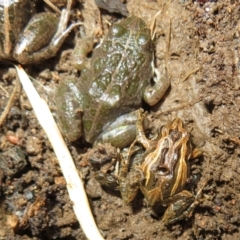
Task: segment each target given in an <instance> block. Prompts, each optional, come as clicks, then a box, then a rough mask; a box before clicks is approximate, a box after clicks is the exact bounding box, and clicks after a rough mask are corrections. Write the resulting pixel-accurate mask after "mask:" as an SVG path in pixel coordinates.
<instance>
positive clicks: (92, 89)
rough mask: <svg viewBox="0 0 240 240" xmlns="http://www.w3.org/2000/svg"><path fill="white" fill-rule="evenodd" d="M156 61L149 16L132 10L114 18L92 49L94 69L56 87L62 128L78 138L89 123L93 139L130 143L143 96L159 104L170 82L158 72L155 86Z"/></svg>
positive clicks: (87, 134)
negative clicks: (131, 13) (133, 13)
mask: <svg viewBox="0 0 240 240" xmlns="http://www.w3.org/2000/svg"><path fill="white" fill-rule="evenodd" d="M153 62H154V48H153V42H152V39H151V34H150V30H149V29H148V27H147V26H146V24H145V22H144V21H143V20H142V19H140V18H138V17H135V16H133V17H129V18H127V19H125V20H123V21H121V22H119V23H115V24H114V25H113V26H112V27H111V29H110V30H109V33H108V35H107V36H106V38H105V39H104V40H103V42H102V44H101V45H100V46H98V47H97V48H95V50H94V51H93V54H92V59H91V67H90V69H87V68H85V69H84V70H83V71H82V72H81V78H80V79H68V80H64V81H61V83H60V86H59V87H58V89H57V91H56V97H55V100H56V104H57V114H58V122H59V125H60V128H61V130H62V132H63V134H64V135H65V136H66V137H67V138H68V139H69V140H71V141H75V140H77V139H78V138H79V137H80V135H83V133H82V129H84V137H85V139H86V141H87V142H89V143H93V142H95V141H97V142H111V143H112V145H114V146H117V147H123V146H126V145H128V144H130V143H131V142H132V141H133V140H134V139H135V136H136V127H135V121H136V119H137V117H136V113H134V111H135V110H137V109H138V108H140V107H141V105H142V99H144V100H145V101H146V102H147V103H148V104H149V105H154V104H155V103H156V102H158V101H159V99H160V98H161V97H162V96H163V94H164V92H165V91H166V89H167V88H168V87H169V80H168V78H167V77H166V75H162V76H159V75H158V74H156V75H157V76H158V78H155V79H154V81H155V84H154V85H153V86H151V84H150V80H151V79H152V78H153V75H154V72H155V70H154V67H153V65H154V64H153ZM156 73H157V71H156ZM132 112H133V113H132ZM82 125H83V128H82Z"/></svg>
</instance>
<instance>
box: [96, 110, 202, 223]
mask: <svg viewBox="0 0 240 240" xmlns="http://www.w3.org/2000/svg"><path fill="white" fill-rule="evenodd" d="M138 115H139V116H138V120H137V122H136V127H137V138H136V141H134V142H133V143H132V145H131V146H130V148H129V150H128V154H127V155H126V156H125V157H123V156H121V165H120V169H119V171H118V174H116V173H115V174H114V173H104V172H102V171H98V172H96V173H95V175H94V177H95V179H96V180H97V181H99V182H100V183H101V184H102V185H105V186H106V187H109V188H112V189H114V190H119V191H120V192H121V195H122V198H123V200H124V202H125V203H130V202H132V201H133V199H134V198H135V196H136V194H137V192H138V190H139V189H140V190H141V191H142V193H143V195H144V197H145V199H146V201H147V204H148V205H150V206H154V205H156V204H157V205H159V204H160V205H165V206H168V208H167V209H166V211H165V213H164V216H163V219H162V220H163V222H164V223H165V224H172V223H175V222H177V221H179V220H181V219H184V218H187V217H189V216H190V215H191V213H192V211H193V210H194V208H195V206H196V205H197V204H198V198H199V197H198V196H199V195H200V193H201V190H202V189H201V190H200V191H199V192H198V193H197V195H196V196H194V195H193V194H192V193H190V192H189V191H187V190H184V188H185V186H186V183H187V182H188V181H189V177H190V175H189V159H190V158H192V157H196V156H198V155H199V154H200V152H199V150H197V149H195V150H192V146H191V143H190V139H189V138H190V135H189V133H188V132H187V131H186V130H185V129H184V127H183V122H182V120H181V119H180V118H176V119H175V120H174V121H173V122H172V123H171V124H169V125H167V126H165V127H163V128H162V131H161V134H160V135H159V136H158V137H157V138H154V139H153V140H148V139H147V138H146V136H145V133H144V129H143V124H142V120H143V116H142V114H141V110H139V111H138ZM136 142H139V143H141V144H142V145H143V146H144V148H145V149H146V151H145V152H144V154H142V157H141V161H140V163H139V162H137V163H132V155H133V153H134V152H135V151H133V150H132V149H133V147H134V146H135V144H136Z"/></svg>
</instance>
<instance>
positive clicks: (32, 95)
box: [16, 66, 103, 240]
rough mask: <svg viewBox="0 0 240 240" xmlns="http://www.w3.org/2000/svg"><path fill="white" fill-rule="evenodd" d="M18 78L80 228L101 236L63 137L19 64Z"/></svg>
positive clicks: (89, 234) (98, 239)
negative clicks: (55, 164)
mask: <svg viewBox="0 0 240 240" xmlns="http://www.w3.org/2000/svg"><path fill="white" fill-rule="evenodd" d="M16 68H17V72H18V76H19V79H20V82H21V83H22V86H23V89H24V90H25V92H26V94H27V96H28V99H29V101H30V103H31V105H32V107H33V110H34V112H35V114H36V117H37V119H38V121H39V123H40V124H41V126H42V128H43V129H44V131H45V132H46V134H47V136H48V139H49V141H50V142H51V144H52V146H53V149H54V152H55V154H56V156H57V158H58V161H59V165H60V167H61V169H62V173H63V175H64V177H65V180H66V183H67V189H68V193H69V197H70V199H71V200H72V202H73V209H74V212H75V214H76V216H77V219H78V221H79V223H80V225H81V227H82V230H83V232H84V233H85V234H86V236H87V238H88V239H90V240H103V237H102V236H101V234H100V232H99V230H98V228H97V226H96V224H95V221H94V218H93V216H92V213H91V209H90V206H89V203H88V199H87V196H86V193H85V190H84V187H83V182H82V180H81V178H80V177H79V175H78V172H77V169H76V167H75V165H74V162H73V160H72V157H71V154H70V152H69V151H68V148H67V146H66V144H65V142H64V140H63V137H62V135H61V133H60V131H59V129H58V127H57V125H56V123H55V121H54V119H53V117H52V114H51V112H50V110H49V108H48V106H47V103H46V102H45V101H44V100H43V99H42V98H41V97H40V96H39V95H38V93H37V91H36V89H35V88H34V86H33V84H32V82H31V81H30V79H29V77H28V76H27V74H26V73H25V71H24V70H23V69H22V67H21V66H18V67H16Z"/></svg>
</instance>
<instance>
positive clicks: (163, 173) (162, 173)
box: [158, 164, 170, 176]
mask: <svg viewBox="0 0 240 240" xmlns="http://www.w3.org/2000/svg"><path fill="white" fill-rule="evenodd" d="M169 172H170V170H169V168H168V167H167V166H166V165H165V164H161V165H160V166H158V174H159V175H160V176H166V175H168V174H169Z"/></svg>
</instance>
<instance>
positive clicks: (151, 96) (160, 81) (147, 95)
mask: <svg viewBox="0 0 240 240" xmlns="http://www.w3.org/2000/svg"><path fill="white" fill-rule="evenodd" d="M152 68H153V70H154V73H155V76H154V77H153V82H154V84H153V85H152V84H149V85H148V86H147V87H146V89H145V92H144V96H143V98H144V101H145V102H147V103H148V104H149V105H150V106H153V105H155V104H156V103H158V102H159V100H160V99H161V98H162V97H163V95H164V94H165V92H166V91H167V89H168V88H169V86H170V79H169V78H168V75H167V71H166V70H164V71H162V72H161V73H160V72H159V70H158V69H156V68H154V66H153V63H152Z"/></svg>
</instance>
